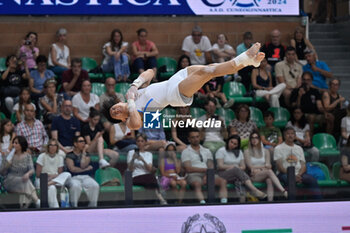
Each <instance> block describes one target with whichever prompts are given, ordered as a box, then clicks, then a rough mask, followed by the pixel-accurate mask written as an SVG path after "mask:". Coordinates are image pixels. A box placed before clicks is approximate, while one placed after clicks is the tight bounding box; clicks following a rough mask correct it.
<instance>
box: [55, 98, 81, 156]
mask: <svg viewBox="0 0 350 233" xmlns="http://www.w3.org/2000/svg"><path fill="white" fill-rule="evenodd" d="M72 109H73V106H72V101H70V100H64V101H63V102H62V106H61V114H60V115H59V116H57V117H54V118H53V119H52V124H51V137H52V138H54V139H56V140H58V145H59V147H60V149H61V150H62V151H63V152H64V153H65V154H68V153H69V152H72V150H73V139H74V137H75V136H79V135H80V122H79V120H78V119H77V118H75V117H74V116H73V115H72V112H73V110H72Z"/></svg>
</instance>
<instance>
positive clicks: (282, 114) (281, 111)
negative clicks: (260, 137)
mask: <svg viewBox="0 0 350 233" xmlns="http://www.w3.org/2000/svg"><path fill="white" fill-rule="evenodd" d="M268 110H269V111H271V112H273V114H274V116H275V120H274V122H273V125H274V126H276V127H278V128H280V129H282V128H284V127H285V126H286V124H287V122H288V121H289V119H290V113H289V111H288V110H287V109H286V108H283V107H279V108H278V107H271V108H269V109H268Z"/></svg>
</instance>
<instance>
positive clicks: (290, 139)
mask: <svg viewBox="0 0 350 233" xmlns="http://www.w3.org/2000/svg"><path fill="white" fill-rule="evenodd" d="M283 136H284V142H283V143H282V144H280V145H278V146H277V147H276V149H275V153H274V160H275V161H276V165H277V174H278V178H279V179H280V180H281V181H282V182H283V183H285V184H288V181H287V168H288V167H289V166H294V167H295V180H296V183H298V184H303V185H305V186H306V187H308V188H309V190H310V192H311V193H312V194H313V198H314V199H321V198H322V196H321V192H320V188H319V187H318V184H317V180H316V179H315V178H314V177H313V176H311V175H309V174H307V173H306V166H305V157H304V152H303V149H302V148H301V147H300V146H298V145H296V144H295V143H294V141H295V136H296V135H295V131H294V129H293V128H290V127H287V128H285V129H284V132H283Z"/></svg>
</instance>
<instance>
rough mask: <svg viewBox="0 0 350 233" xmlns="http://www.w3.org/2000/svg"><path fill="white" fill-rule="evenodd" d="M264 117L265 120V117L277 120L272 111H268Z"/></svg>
mask: <svg viewBox="0 0 350 233" xmlns="http://www.w3.org/2000/svg"><path fill="white" fill-rule="evenodd" d="M263 117H264V118H265V117H272V118H275V114H274V113H273V112H271V111H266V112H264V114H263Z"/></svg>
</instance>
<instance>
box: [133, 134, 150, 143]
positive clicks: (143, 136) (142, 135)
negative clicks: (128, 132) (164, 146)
mask: <svg viewBox="0 0 350 233" xmlns="http://www.w3.org/2000/svg"><path fill="white" fill-rule="evenodd" d="M138 138H143V140H145V141H146V142H147V136H146V134H144V133H138V134H137V135H136V138H135V139H136V140H137V139H138Z"/></svg>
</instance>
